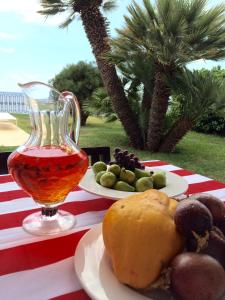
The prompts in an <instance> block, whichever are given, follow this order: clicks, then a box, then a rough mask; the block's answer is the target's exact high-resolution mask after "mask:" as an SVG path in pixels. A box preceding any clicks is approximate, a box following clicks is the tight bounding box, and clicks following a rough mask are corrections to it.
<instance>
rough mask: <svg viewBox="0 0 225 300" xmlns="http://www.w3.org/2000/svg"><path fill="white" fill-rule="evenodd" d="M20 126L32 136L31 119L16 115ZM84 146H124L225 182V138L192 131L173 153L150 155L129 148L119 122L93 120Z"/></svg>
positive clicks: (144, 156) (144, 154)
mask: <svg viewBox="0 0 225 300" xmlns="http://www.w3.org/2000/svg"><path fill="white" fill-rule="evenodd" d="M15 116H16V117H17V120H18V126H19V127H21V128H22V129H23V130H25V131H27V132H28V133H29V131H30V129H29V125H30V124H29V117H28V116H27V115H15ZM80 146H81V147H95V146H110V147H111V149H113V148H115V147H121V148H123V149H127V150H128V151H131V152H134V153H135V154H136V155H138V156H139V158H140V159H142V160H150V159H160V160H164V161H167V162H169V163H171V164H174V165H177V166H179V167H182V168H185V169H189V170H191V171H193V172H196V173H199V174H202V175H205V176H208V177H210V178H213V179H216V180H219V181H222V182H225V172H224V166H225V139H224V138H223V137H217V136H213V135H205V134H200V133H196V132H190V133H188V134H187V135H186V137H185V138H184V139H183V140H182V141H181V142H180V143H179V144H178V146H177V148H176V151H175V152H174V153H170V154H165V153H154V154H153V153H150V152H148V151H137V150H135V149H133V148H132V147H130V146H129V141H128V139H127V137H126V135H125V133H124V131H123V129H122V127H121V125H120V123H119V122H114V123H104V121H103V120H101V119H97V118H94V117H91V118H89V119H88V123H87V126H85V127H82V128H81V135H80ZM14 148H15V147H4V148H3V147H1V148H0V151H7V150H13V149H14Z"/></svg>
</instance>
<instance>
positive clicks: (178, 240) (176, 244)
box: [102, 189, 183, 289]
mask: <svg viewBox="0 0 225 300" xmlns="http://www.w3.org/2000/svg"><path fill="white" fill-rule="evenodd" d="M176 205H177V201H176V200H174V199H171V198H169V197H167V195H166V194H164V193H162V192H160V191H158V190H154V189H151V190H148V191H146V192H143V193H140V194H138V195H132V196H129V197H127V198H124V199H122V200H119V201H117V202H115V203H114V204H113V205H112V206H111V207H110V208H109V210H108V211H107V212H106V215H105V217H104V220H103V226H102V230H103V240H104V244H105V249H106V253H107V254H108V255H109V257H110V258H111V262H112V267H113V270H114V272H115V275H116V277H117V278H118V280H119V281H120V282H121V283H124V284H128V285H130V286H131V287H133V288H138V289H139V288H140V289H142V288H146V287H148V286H149V285H150V284H151V283H153V282H154V281H155V280H156V279H157V278H158V277H159V275H160V272H161V270H162V269H163V267H165V266H167V265H168V263H169V262H170V260H171V259H172V258H173V257H174V256H175V255H176V254H178V253H179V252H181V250H182V248H183V238H182V237H181V236H180V235H179V233H178V232H177V231H176V227H175V224H174V220H173V215H174V212H175V209H176Z"/></svg>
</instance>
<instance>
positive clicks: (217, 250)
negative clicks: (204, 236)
mask: <svg viewBox="0 0 225 300" xmlns="http://www.w3.org/2000/svg"><path fill="white" fill-rule="evenodd" d="M201 253H204V254H208V255H210V256H212V257H214V258H215V259H216V260H217V261H218V262H219V263H220V264H221V265H222V266H223V268H224V269H225V237H224V235H223V233H222V232H221V231H220V230H219V229H218V228H216V227H214V228H213V230H212V231H211V232H210V233H209V239H208V243H207V245H206V247H205V248H203V249H202V250H201Z"/></svg>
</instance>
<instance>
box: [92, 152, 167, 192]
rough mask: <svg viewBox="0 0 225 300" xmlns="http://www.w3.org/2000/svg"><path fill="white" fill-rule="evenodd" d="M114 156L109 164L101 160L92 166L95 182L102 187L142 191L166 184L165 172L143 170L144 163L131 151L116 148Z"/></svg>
mask: <svg viewBox="0 0 225 300" xmlns="http://www.w3.org/2000/svg"><path fill="white" fill-rule="evenodd" d="M114 156H115V159H116V160H115V161H112V162H110V165H109V166H107V165H106V164H105V163H104V162H102V161H98V162H96V163H95V164H94V165H93V166H92V170H93V172H94V174H95V180H96V182H97V183H98V184H100V185H102V186H103V187H106V188H111V189H115V190H118V191H125V192H144V191H146V190H148V189H152V188H154V189H161V188H164V187H165V186H166V173H165V172H164V171H160V170H154V171H153V170H152V171H147V170H145V167H144V165H143V164H141V163H140V161H139V158H138V157H137V156H135V155H134V154H133V153H128V151H127V150H121V149H120V148H116V149H115V153H114ZM109 173H110V176H109ZM111 174H114V175H115V176H113V175H111ZM103 175H104V176H103ZM110 178H111V179H110ZM142 178H143V179H142Z"/></svg>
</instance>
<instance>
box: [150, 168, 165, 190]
mask: <svg viewBox="0 0 225 300" xmlns="http://www.w3.org/2000/svg"><path fill="white" fill-rule="evenodd" d="M152 179H153V186H154V189H157V190H158V189H162V188H164V187H165V186H166V173H165V172H164V171H156V172H154V173H153V174H152Z"/></svg>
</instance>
